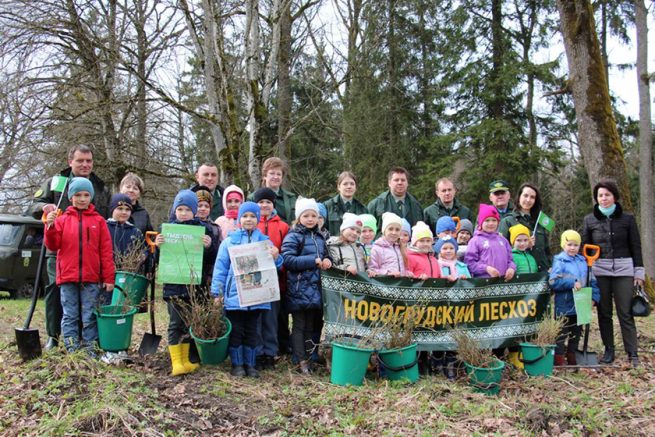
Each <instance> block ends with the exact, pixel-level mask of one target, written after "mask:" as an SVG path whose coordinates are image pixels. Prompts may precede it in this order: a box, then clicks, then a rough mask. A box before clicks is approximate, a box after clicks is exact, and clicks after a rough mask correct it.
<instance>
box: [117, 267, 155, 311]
mask: <svg viewBox="0 0 655 437" xmlns="http://www.w3.org/2000/svg"><path fill="white" fill-rule="evenodd" d="M148 283H149V281H148V278H146V277H145V276H143V275H137V274H136V273H130V272H116V276H114V284H116V285H118V286H119V287H120V288H122V289H123V291H121V290H120V289H119V288H118V287H114V294H112V296H111V304H112V305H123V304H124V302H125V296H126V295H127V297H128V299H129V302H128V304H129V305H134V306H136V307H140V305H141V302H143V298H144V297H145V295H146V290H147V289H148Z"/></svg>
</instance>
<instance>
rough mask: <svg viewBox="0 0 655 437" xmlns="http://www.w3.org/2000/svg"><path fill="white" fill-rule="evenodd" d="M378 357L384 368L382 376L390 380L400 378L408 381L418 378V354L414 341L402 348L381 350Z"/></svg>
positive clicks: (414, 380)
mask: <svg viewBox="0 0 655 437" xmlns="http://www.w3.org/2000/svg"><path fill="white" fill-rule="evenodd" d="M378 359H379V360H380V364H381V365H382V367H383V369H384V377H385V378H387V379H389V380H391V381H398V380H401V379H404V380H407V381H409V382H416V381H417V380H418V355H417V354H416V343H414V344H410V345H409V346H405V347H403V348H398V349H389V350H382V351H380V352H379V353H378Z"/></svg>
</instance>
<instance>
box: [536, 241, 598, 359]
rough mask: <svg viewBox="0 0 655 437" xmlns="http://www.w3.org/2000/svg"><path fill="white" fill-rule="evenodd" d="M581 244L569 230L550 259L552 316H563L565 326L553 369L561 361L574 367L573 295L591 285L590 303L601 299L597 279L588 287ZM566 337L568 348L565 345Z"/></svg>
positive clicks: (577, 332) (577, 338) (575, 326)
mask: <svg viewBox="0 0 655 437" xmlns="http://www.w3.org/2000/svg"><path fill="white" fill-rule="evenodd" d="M581 241H582V239H581V238H580V234H578V233H577V232H576V231H574V230H571V229H569V230H567V231H564V232H563V233H562V237H561V241H560V244H561V246H562V249H564V250H563V251H562V252H561V253H560V254H558V255H557V256H555V258H554V259H553V267H552V269H551V271H550V277H549V280H548V282H549V284H550V287H551V289H552V290H553V291H554V292H555V317H560V316H565V317H566V325H564V327H563V328H562V331H561V332H560V336H559V338H558V339H557V347H556V348H555V365H556V366H562V365H564V358H566V361H567V363H568V364H569V365H572V366H574V365H576V360H575V351H576V349H577V348H578V343H579V342H580V334H581V331H582V329H581V327H580V326H578V323H577V322H578V316H577V314H576V312H575V302H574V300H573V293H575V292H576V291H578V290H580V289H581V288H583V287H586V286H591V288H592V300H593V301H594V302H595V303H597V302H598V301H599V300H600V290H599V289H598V286H597V284H596V279H595V278H592V280H591V284H587V277H588V274H587V269H588V267H587V263H586V262H585V258H584V257H583V256H582V255H580V254H578V251H579V250H580V243H581ZM567 338H568V340H569V341H568V346H567V345H566V344H565V343H566V339H567ZM565 346H567V347H566V355H564V351H565Z"/></svg>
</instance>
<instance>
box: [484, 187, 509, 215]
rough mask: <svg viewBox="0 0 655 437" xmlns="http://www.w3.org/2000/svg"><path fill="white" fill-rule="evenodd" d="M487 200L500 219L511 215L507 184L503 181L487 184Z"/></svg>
mask: <svg viewBox="0 0 655 437" xmlns="http://www.w3.org/2000/svg"><path fill="white" fill-rule="evenodd" d="M489 200H490V201H491V203H492V204H493V206H495V207H496V209H497V210H498V214H500V219H501V220H502V219H503V218H505V217H507V216H509V215H512V208H513V205H512V200H511V194H510V192H509V184H508V183H507V182H505V181H503V180H497V181H493V182H492V183H490V184H489Z"/></svg>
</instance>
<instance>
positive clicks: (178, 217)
mask: <svg viewBox="0 0 655 437" xmlns="http://www.w3.org/2000/svg"><path fill="white" fill-rule="evenodd" d="M197 212H198V198H197V197H196V193H194V192H193V191H191V190H182V191H180V192H179V193H177V195H176V196H175V200H174V201H173V217H172V218H171V223H177V224H180V225H191V226H202V227H203V228H204V229H205V235H203V236H202V245H203V247H204V252H203V259H204V258H205V257H215V256H216V250H217V242H216V240H215V239H214V238H212V237H213V234H212V231H211V229H210V228H208V227H207V226H205V225H204V224H203V223H202V222H201V221H200V220H199V219H197V218H195V215H196V213H197ZM155 244H156V245H157V247H160V246H161V245H162V244H166V241H164V236H163V235H162V234H159V235H157V238H156V239H155ZM204 268H205V265H203V270H204ZM206 275H207V273H206V272H204V271H203V272H202V277H203V278H204V277H205V276H206ZM193 291H194V292H195V293H198V296H202V293H207V290H206V289H205V290H203V289H202V287H195V288H194V289H193ZM163 292H164V300H165V301H166V307H167V308H168V316H169V322H168V352H169V353H170V355H171V364H172V367H173V370H172V373H171V375H172V376H178V375H183V374H185V373H190V372H193V371H195V370H198V367H200V366H199V365H198V364H196V363H192V362H191V361H189V351H190V349H191V338H190V337H189V327H188V326H187V324H186V323H185V322H184V320H183V319H182V317H181V316H180V313H181V309H180V307H181V305H184V304H185V303H186V304H188V303H189V301H190V296H189V293H190V292H191V289H190V287H189V286H188V285H183V284H164V287H163Z"/></svg>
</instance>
